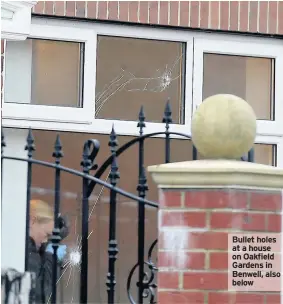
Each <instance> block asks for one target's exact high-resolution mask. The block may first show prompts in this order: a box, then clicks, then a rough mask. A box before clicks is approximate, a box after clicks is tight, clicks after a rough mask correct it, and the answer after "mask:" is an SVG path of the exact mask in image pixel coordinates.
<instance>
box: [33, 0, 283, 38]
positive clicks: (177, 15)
mask: <svg viewBox="0 0 283 304" xmlns="http://www.w3.org/2000/svg"><path fill="white" fill-rule="evenodd" d="M33 11H34V13H37V14H47V15H57V16H71V17H83V18H91V19H100V20H119V21H124V22H137V23H144V24H159V25H169V26H183V27H193V28H202V29H221V30H231V31H242V32H254V33H256V32H260V33H270V34H283V2H282V1H39V3H38V4H37V5H36V6H35V7H34V10H33Z"/></svg>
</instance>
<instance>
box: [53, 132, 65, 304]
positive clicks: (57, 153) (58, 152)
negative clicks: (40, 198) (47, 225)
mask: <svg viewBox="0 0 283 304" xmlns="http://www.w3.org/2000/svg"><path fill="white" fill-rule="evenodd" d="M52 156H53V157H54V158H55V165H56V169H55V185H54V186H55V193H54V229H53V232H52V237H51V241H52V247H53V263H52V294H51V303H52V304H56V302H57V269H58V257H57V251H58V247H59V243H60V240H61V237H60V229H59V213H60V191H61V170H60V169H59V168H58V167H57V166H58V165H60V158H61V157H62V156H63V152H62V145H61V141H60V137H59V135H57V137H56V141H55V145H54V152H53V154H52Z"/></svg>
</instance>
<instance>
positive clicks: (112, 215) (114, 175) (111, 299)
mask: <svg viewBox="0 0 283 304" xmlns="http://www.w3.org/2000/svg"><path fill="white" fill-rule="evenodd" d="M117 145H118V144H117V139H116V133H115V131H114V127H112V131H111V134H110V141H109V146H110V148H111V154H112V157H113V158H112V164H111V171H110V174H109V177H110V183H111V185H112V186H114V187H115V186H116V185H117V180H118V178H119V172H118V166H117V159H116V147H117ZM116 196H117V193H116V191H115V190H114V189H110V207H109V246H108V273H107V281H106V285H107V293H108V304H114V303H115V285H116V280H115V262H116V259H117V257H116V256H117V254H118V248H117V247H118V246H117V240H116V208H117V206H116V205H117V202H116Z"/></svg>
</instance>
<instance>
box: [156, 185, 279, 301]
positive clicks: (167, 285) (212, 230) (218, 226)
mask: <svg viewBox="0 0 283 304" xmlns="http://www.w3.org/2000/svg"><path fill="white" fill-rule="evenodd" d="M281 208H282V197H281V193H280V192H266V191H252V190H247V191H243V190H222V189H219V190H214V191H211V190H205V189H204V190H203V189H199V190H195V189H191V190H189V189H188V190H183V191H179V190H176V191H170V190H167V191H164V192H162V193H161V195H160V211H159V239H158V240H159V249H158V250H159V251H158V267H159V272H158V303H160V304H167V303H192V304H199V303H209V304H223V303H225V304H236V303H246V304H248V303H249V304H251V303H257V304H267V303H268V304H279V303H280V293H267V292H260V293H255V292H253V293H251V292H250V293H242V292H237V293H232V292H228V291H227V290H228V280H227V276H228V274H227V268H228V253H227V249H228V236H227V234H228V233H229V232H230V233H231V232H233V231H244V232H248V231H250V232H255V231H257V232H281ZM247 216H248V217H247Z"/></svg>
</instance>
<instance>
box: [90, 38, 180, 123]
mask: <svg viewBox="0 0 283 304" xmlns="http://www.w3.org/2000/svg"><path fill="white" fill-rule="evenodd" d="M184 61H185V58H184V45H183V44H182V43H177V42H168V41H155V40H146V39H131V38H121V37H108V36H99V38H98V47H97V74H96V97H95V105H96V108H95V113H96V117H97V118H106V119H118V120H132V121H135V120H137V117H138V113H139V110H140V107H141V106H142V105H143V106H144V110H145V114H146V118H147V121H152V122H161V120H162V115H163V112H164V107H165V103H166V100H167V98H170V99H171V105H172V112H173V113H172V114H173V121H174V123H181V124H182V123H183V116H184V108H183V103H184V101H183V99H184V95H183V92H184V79H183V73H184V69H183V62H184ZM125 109H126V111H125Z"/></svg>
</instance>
